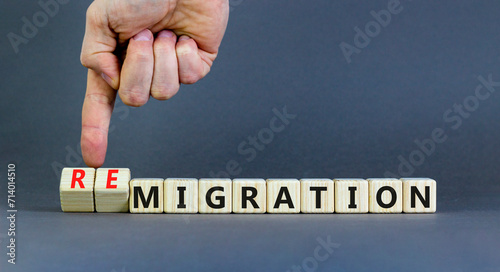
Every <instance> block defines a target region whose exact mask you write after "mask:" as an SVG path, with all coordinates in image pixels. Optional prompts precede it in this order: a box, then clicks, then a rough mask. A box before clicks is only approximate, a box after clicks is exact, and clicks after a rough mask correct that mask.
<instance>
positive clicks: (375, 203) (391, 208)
mask: <svg viewBox="0 0 500 272" xmlns="http://www.w3.org/2000/svg"><path fill="white" fill-rule="evenodd" d="M368 184H369V197H368V202H369V206H370V212H371V213H401V212H402V211H403V188H402V187H403V184H402V182H401V180H399V179H392V178H374V179H368ZM384 206H386V207H384Z"/></svg>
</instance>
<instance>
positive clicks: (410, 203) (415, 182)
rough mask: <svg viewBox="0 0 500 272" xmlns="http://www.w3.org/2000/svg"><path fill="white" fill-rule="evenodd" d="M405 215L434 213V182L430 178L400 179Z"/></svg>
mask: <svg viewBox="0 0 500 272" xmlns="http://www.w3.org/2000/svg"><path fill="white" fill-rule="evenodd" d="M401 181H402V182H403V211H404V212H405V213H433V212H436V181H435V180H433V179H430V178H402V179H401Z"/></svg>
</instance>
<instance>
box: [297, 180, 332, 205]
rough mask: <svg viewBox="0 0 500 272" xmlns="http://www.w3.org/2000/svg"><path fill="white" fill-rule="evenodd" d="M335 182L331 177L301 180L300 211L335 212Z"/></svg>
mask: <svg viewBox="0 0 500 272" xmlns="http://www.w3.org/2000/svg"><path fill="white" fill-rule="evenodd" d="M334 194H335V192H334V183H333V180H331V179H301V180H300V211H301V212H303V213H333V212H334V206H335V205H334Z"/></svg>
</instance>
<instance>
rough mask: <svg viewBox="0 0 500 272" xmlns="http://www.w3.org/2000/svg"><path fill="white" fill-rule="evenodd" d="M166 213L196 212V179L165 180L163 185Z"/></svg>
mask: <svg viewBox="0 0 500 272" xmlns="http://www.w3.org/2000/svg"><path fill="white" fill-rule="evenodd" d="M163 188H164V197H165V200H164V204H165V205H164V207H163V210H164V212H166V213H197V212H198V179H195V178H167V179H165V182H164V184H163Z"/></svg>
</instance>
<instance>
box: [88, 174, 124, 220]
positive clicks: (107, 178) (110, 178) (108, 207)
mask: <svg viewBox="0 0 500 272" xmlns="http://www.w3.org/2000/svg"><path fill="white" fill-rule="evenodd" d="M129 181H130V169H128V168H99V169H97V172H96V178H95V188H94V194H95V208H96V211H97V212H128V208H129V203H128V198H129Z"/></svg>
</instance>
